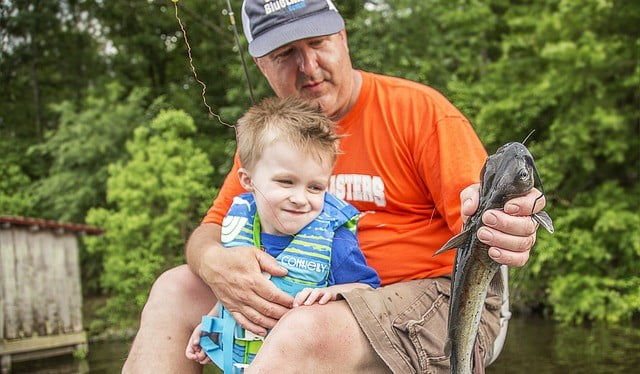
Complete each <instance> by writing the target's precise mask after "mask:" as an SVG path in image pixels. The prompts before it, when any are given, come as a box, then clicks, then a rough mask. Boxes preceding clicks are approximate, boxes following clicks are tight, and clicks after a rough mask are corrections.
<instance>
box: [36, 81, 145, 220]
mask: <svg viewBox="0 0 640 374" xmlns="http://www.w3.org/2000/svg"><path fill="white" fill-rule="evenodd" d="M145 96H146V90H144V89H136V90H133V91H132V92H131V93H130V94H129V95H124V92H123V88H122V87H121V86H120V85H118V84H117V83H114V84H110V85H108V86H107V87H105V88H104V89H101V90H96V91H94V92H91V93H90V95H89V96H88V97H87V98H86V99H85V100H84V101H83V103H82V107H81V108H78V107H77V106H76V105H74V104H73V103H72V102H70V101H64V102H62V103H60V104H57V105H55V106H54V107H53V110H54V111H56V112H57V113H59V117H60V122H59V125H58V128H57V130H55V131H49V132H48V133H47V134H46V139H45V141H44V142H43V143H42V144H39V145H36V146H33V147H32V148H31V152H32V153H34V154H37V155H38V158H42V159H48V160H51V161H50V164H49V168H48V171H47V174H46V176H45V177H44V178H42V179H40V180H38V181H37V182H36V183H35V185H34V186H33V192H34V197H35V199H36V201H37V205H38V206H39V207H40V209H41V213H40V214H41V216H42V217H44V218H50V219H56V220H64V221H72V222H83V221H84V217H85V215H86V213H87V211H88V210H89V208H91V207H99V206H105V189H106V182H107V167H108V165H109V164H110V163H114V162H116V161H118V160H121V159H123V158H125V157H126V156H127V154H126V153H125V152H124V151H123V148H124V144H125V142H126V140H127V139H128V138H130V137H131V136H132V134H133V129H134V128H135V127H137V126H138V125H139V124H141V123H143V122H144V119H145V112H146V103H145Z"/></svg>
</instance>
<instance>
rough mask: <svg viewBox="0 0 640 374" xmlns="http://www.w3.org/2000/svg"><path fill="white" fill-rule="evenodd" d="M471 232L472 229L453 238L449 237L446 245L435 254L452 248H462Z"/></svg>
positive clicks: (435, 254)
mask: <svg viewBox="0 0 640 374" xmlns="http://www.w3.org/2000/svg"><path fill="white" fill-rule="evenodd" d="M470 234H471V230H470V229H469V230H466V231H463V232H461V233H460V234H458V235H456V236H454V237H453V238H451V239H449V241H448V242H446V243H444V245H443V246H442V248H440V249H438V251H437V252H436V253H434V254H433V255H434V256H437V255H439V254H441V253H444V252H446V251H448V250H450V249H454V248H460V247H462V246H463V245H464V244H465V242H466V241H467V239H468V238H469V235H470Z"/></svg>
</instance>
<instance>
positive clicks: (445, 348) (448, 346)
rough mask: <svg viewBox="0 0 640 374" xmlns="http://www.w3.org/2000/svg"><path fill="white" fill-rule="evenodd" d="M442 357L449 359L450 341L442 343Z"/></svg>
mask: <svg viewBox="0 0 640 374" xmlns="http://www.w3.org/2000/svg"><path fill="white" fill-rule="evenodd" d="M444 355H445V357H451V339H448V338H447V342H446V343H444Z"/></svg>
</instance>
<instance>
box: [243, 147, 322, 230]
mask: <svg viewBox="0 0 640 374" xmlns="http://www.w3.org/2000/svg"><path fill="white" fill-rule="evenodd" d="M331 170H332V165H331V164H330V162H329V161H328V160H326V161H324V162H322V163H320V162H319V161H318V160H316V159H315V158H314V157H310V156H309V155H308V154H306V153H304V152H302V151H300V150H297V149H295V148H293V147H291V146H290V145H289V144H288V143H286V142H284V141H276V142H274V143H272V144H269V145H268V146H266V147H265V148H264V153H263V154H262V157H261V158H260V159H259V160H258V162H257V163H256V165H255V166H254V167H253V168H252V169H251V170H245V169H243V168H241V169H240V170H239V171H238V173H239V176H240V183H241V184H242V186H243V187H244V188H245V189H246V190H247V191H251V192H253V194H254V196H255V199H256V206H257V208H258V214H259V215H260V222H261V224H262V231H263V232H266V233H269V234H276V235H293V234H296V233H297V232H299V231H300V230H302V228H303V227H305V226H306V225H307V224H309V223H310V222H311V221H313V220H314V219H315V218H316V217H318V215H319V214H320V212H321V211H322V208H323V206H324V194H325V191H326V189H327V187H328V183H329V177H330V176H331Z"/></svg>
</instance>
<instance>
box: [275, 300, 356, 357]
mask: <svg viewBox="0 0 640 374" xmlns="http://www.w3.org/2000/svg"><path fill="white" fill-rule="evenodd" d="M354 329H357V331H354ZM273 332H275V333H276V334H281V335H282V336H285V337H287V339H282V340H284V341H290V342H293V343H292V345H294V346H296V347H297V348H299V349H301V350H303V351H305V352H306V353H305V354H309V353H310V352H314V353H316V354H321V355H322V354H325V353H328V351H331V347H337V346H340V345H341V344H340V343H338V344H336V342H340V341H345V339H349V337H350V336H353V335H354V334H357V333H359V332H360V331H359V328H358V325H357V323H356V322H355V320H354V318H353V316H352V315H351V310H350V309H349V307H348V306H347V305H346V303H344V302H335V303H330V304H327V305H312V306H304V307H300V308H295V309H293V310H291V311H290V312H288V313H287V314H285V315H284V316H283V317H282V319H281V320H280V321H279V322H278V324H277V325H276V328H275V329H274V331H273ZM294 349H295V348H294Z"/></svg>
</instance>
